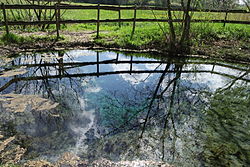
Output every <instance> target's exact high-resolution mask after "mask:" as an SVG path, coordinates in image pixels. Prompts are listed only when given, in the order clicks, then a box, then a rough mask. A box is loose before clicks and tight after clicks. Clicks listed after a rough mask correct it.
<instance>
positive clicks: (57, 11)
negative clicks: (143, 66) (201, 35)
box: [0, 3, 250, 38]
mask: <svg viewBox="0 0 250 167" xmlns="http://www.w3.org/2000/svg"><path fill="white" fill-rule="evenodd" d="M11 9H19V10H23V9H40V10H46V9H50V10H55V20H51V21H47V20H44V21H9V20H8V18H7V14H6V10H11ZM62 9H64V10H90V9H92V10H97V18H96V19H90V20H62V19H61V17H60V10H62ZM0 10H2V13H3V21H1V22H0V26H5V30H6V33H7V34H8V33H9V26H15V25H44V24H55V25H56V31H57V38H59V35H60V34H59V30H60V25H61V24H78V23H96V25H97V31H96V33H97V38H98V37H99V31H100V23H119V26H121V22H132V23H133V24H132V26H133V27H132V35H133V34H134V32H135V26H136V22H170V21H171V22H182V21H183V20H182V19H174V20H168V19H144V18H137V14H136V12H137V10H151V11H152V10H158V11H167V10H168V9H167V8H164V7H141V6H131V7H124V6H103V5H102V6H101V5H91V6H82V5H68V4H55V5H54V6H43V5H5V4H3V3H2V4H1V6H0ZM101 10H109V11H117V12H118V18H117V19H105V20H101V19H100V14H101V12H100V11H101ZM121 10H133V12H134V17H133V18H130V19H122V18H121ZM171 11H181V12H183V11H184V10H183V9H182V8H171ZM191 12H215V13H225V19H223V20H216V19H212V20H205V19H193V20H192V21H191V22H209V23H224V25H225V24H226V23H233V24H248V25H249V24H250V20H249V21H239V20H227V16H228V13H241V14H242V13H243V14H249V12H248V11H246V10H210V9H192V10H191Z"/></svg>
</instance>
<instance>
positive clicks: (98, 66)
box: [96, 51, 100, 77]
mask: <svg viewBox="0 0 250 167" xmlns="http://www.w3.org/2000/svg"><path fill="white" fill-rule="evenodd" d="M96 72H97V77H99V73H100V65H99V51H97V52H96Z"/></svg>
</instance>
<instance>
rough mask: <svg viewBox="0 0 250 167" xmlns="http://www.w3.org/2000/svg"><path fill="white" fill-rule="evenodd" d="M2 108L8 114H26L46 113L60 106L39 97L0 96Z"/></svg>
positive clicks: (20, 95)
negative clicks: (31, 112) (31, 111)
mask: <svg viewBox="0 0 250 167" xmlns="http://www.w3.org/2000/svg"><path fill="white" fill-rule="evenodd" d="M0 103H1V104H2V108H3V109H5V110H6V111H8V112H14V113H19V112H25V111H27V110H35V111H44V110H51V109H53V108H56V107H57V106H58V105H59V104H58V103H53V102H52V101H50V100H48V99H45V98H41V97H39V96H37V95H22V94H4V95H0Z"/></svg>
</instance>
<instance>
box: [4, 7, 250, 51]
mask: <svg viewBox="0 0 250 167" xmlns="http://www.w3.org/2000/svg"><path fill="white" fill-rule="evenodd" d="M78 4H79V3H78ZM81 5H89V4H82V3H81ZM13 12H14V13H15V12H17V11H13ZM61 13H63V17H62V18H63V19H65V20H73V19H76V20H86V19H96V17H97V11H96V10H65V11H61ZM121 15H122V19H127V18H133V10H122V12H121ZM173 15H174V18H181V17H182V12H173ZM192 16H193V19H206V20H207V19H224V18H225V13H203V12H195V13H192ZM0 17H1V15H0ZM8 17H9V18H10V19H11V15H8ZM117 18H118V12H117V11H106V10H101V19H117ZM137 18H152V19H154V18H157V19H167V13H166V12H165V11H145V10H138V11H137ZM20 19H21V18H20ZM228 19H229V20H242V21H246V20H250V16H249V14H228ZM160 25H161V27H163V29H162V28H160V26H159V24H158V23H136V31H135V34H134V36H133V37H132V38H131V32H132V23H122V26H121V27H119V26H118V23H101V26H100V31H101V34H100V39H96V40H95V42H96V43H98V44H101V45H105V46H111V45H112V46H117V47H124V48H133V49H135V48H147V47H153V48H154V47H159V48H162V47H165V46H164V45H165V41H166V40H167V36H168V34H169V33H168V24H167V23H160ZM176 27H177V28H176V30H177V36H178V35H179V34H180V31H179V29H178V27H179V25H178V24H176ZM20 28H22V27H12V29H20ZM61 29H62V30H67V31H72V32H75V31H85V30H91V31H95V30H96V24H71V25H61ZM22 30H24V31H40V29H39V28H37V27H34V26H26V27H25V29H22ZM54 30H55V25H52V26H50V28H49V29H47V30H46V31H54ZM163 31H164V32H163ZM37 38H38V37H25V39H24V38H22V37H20V36H19V37H17V36H13V34H11V35H10V36H3V37H2V38H1V41H2V42H1V43H8V42H9V43H23V42H32V41H33V42H34V41H37V40H42V39H44V40H47V38H49V40H52V39H53V38H54V37H47V38H46V37H42V39H37ZM249 38H250V25H240V24H226V26H225V27H223V24H221V23H193V24H191V38H190V39H191V43H192V44H193V45H198V44H199V43H200V42H204V41H210V40H243V41H247V40H249Z"/></svg>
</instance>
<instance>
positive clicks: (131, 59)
mask: <svg viewBox="0 0 250 167" xmlns="http://www.w3.org/2000/svg"><path fill="white" fill-rule="evenodd" d="M132 70H133V56H131V58H130V75H131V74H132Z"/></svg>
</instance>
